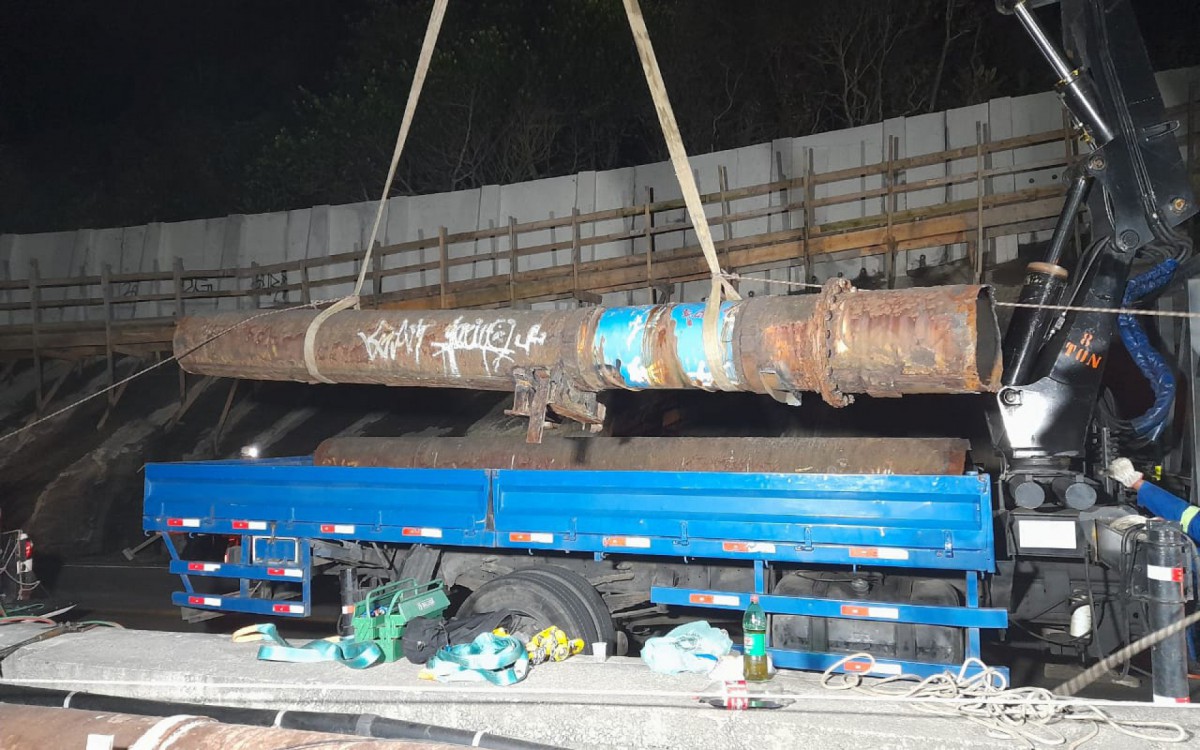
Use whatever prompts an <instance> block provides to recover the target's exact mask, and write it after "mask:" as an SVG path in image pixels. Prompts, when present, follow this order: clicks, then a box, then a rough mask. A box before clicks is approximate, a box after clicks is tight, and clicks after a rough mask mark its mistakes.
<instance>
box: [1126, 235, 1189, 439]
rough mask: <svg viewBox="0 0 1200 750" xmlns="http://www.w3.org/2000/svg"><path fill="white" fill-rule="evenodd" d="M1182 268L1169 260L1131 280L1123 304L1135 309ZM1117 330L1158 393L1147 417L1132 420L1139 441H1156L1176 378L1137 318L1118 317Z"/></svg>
mask: <svg viewBox="0 0 1200 750" xmlns="http://www.w3.org/2000/svg"><path fill="white" fill-rule="evenodd" d="M1178 267H1179V263H1178V262H1177V261H1176V260H1175V259H1174V258H1168V259H1167V260H1165V261H1163V262H1162V263H1160V264H1158V265H1157V266H1155V267H1154V268H1151V269H1150V270H1149V271H1146V272H1145V273H1142V274H1139V275H1137V276H1135V277H1133V278H1132V279H1130V280H1129V285H1128V286H1126V287H1125V297H1124V299H1122V300H1121V306H1122V307H1131V306H1132V305H1134V304H1135V303H1136V302H1137V301H1138V300H1140V299H1142V298H1143V297H1145V296H1146V295H1148V294H1150V293H1151V292H1154V291H1156V290H1158V289H1161V288H1162V287H1164V286H1166V284H1167V282H1169V281H1170V280H1171V277H1172V276H1173V275H1174V274H1175V269H1177V268H1178ZM1117 326H1118V328H1119V329H1120V331H1121V341H1122V342H1123V343H1124V344H1125V349H1126V350H1127V351H1128V352H1129V356H1130V357H1132V358H1133V361H1134V363H1135V364H1137V366H1138V369H1139V370H1141V371H1142V375H1144V376H1145V377H1146V380H1148V381H1149V382H1150V387H1151V388H1152V389H1153V390H1154V405H1153V406H1151V407H1150V409H1149V410H1148V411H1147V412H1146V413H1145V414H1143V415H1141V416H1140V417H1137V418H1135V419H1133V420H1131V422H1132V424H1133V430H1134V432H1135V433H1136V434H1137V435H1138V436H1139V437H1145V438H1148V439H1150V440H1154V439H1155V438H1157V437H1158V436H1159V434H1160V433H1161V432H1162V429H1163V427H1164V426H1165V425H1166V422H1167V416H1168V415H1169V414H1170V411H1171V404H1172V403H1174V401H1175V374H1174V373H1173V372H1172V371H1171V366H1170V365H1169V364H1168V363H1167V361H1166V360H1165V359H1163V356H1162V355H1161V354H1159V353H1158V351H1157V350H1156V349H1155V348H1154V347H1153V346H1152V345H1151V344H1150V337H1149V336H1147V335H1146V331H1145V330H1144V329H1143V328H1142V325H1141V323H1139V322H1138V321H1137V317H1136V316H1134V315H1129V314H1122V315H1119V316H1117Z"/></svg>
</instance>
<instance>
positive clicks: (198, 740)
mask: <svg viewBox="0 0 1200 750" xmlns="http://www.w3.org/2000/svg"><path fill="white" fill-rule="evenodd" d="M93 734H94V735H101V736H111V737H112V738H113V746H114V747H122V748H123V747H131V746H134V743H137V745H136V746H137V747H139V748H146V749H147V750H150V749H151V748H162V749H163V750H165V749H166V748H171V749H172V750H286V749H288V748H300V747H306V748H307V747H313V748H316V747H319V748H322V750H452V749H453V748H456V747H460V746H459V745H448V744H445V743H442V742H427V741H418V740H377V739H366V738H363V737H350V736H346V735H339V734H327V733H325V732H307V731H302V730H297V729H275V728H272V727H250V726H245V725H240V724H221V723H219V722H216V721H213V720H212V719H206V718H203V717H196V716H171V717H167V718H160V717H155V716H133V715H130V714H115V713H106V712H99V711H80V710H78V709H74V708H46V707H43V706H17V705H11V704H7V703H0V748H57V747H64V748H65V747H71V748H76V747H78V748H82V747H83V746H84V745H86V744H87V740H88V737H89V736H90V735H93Z"/></svg>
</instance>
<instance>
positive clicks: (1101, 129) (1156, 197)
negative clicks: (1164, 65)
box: [991, 0, 1196, 488]
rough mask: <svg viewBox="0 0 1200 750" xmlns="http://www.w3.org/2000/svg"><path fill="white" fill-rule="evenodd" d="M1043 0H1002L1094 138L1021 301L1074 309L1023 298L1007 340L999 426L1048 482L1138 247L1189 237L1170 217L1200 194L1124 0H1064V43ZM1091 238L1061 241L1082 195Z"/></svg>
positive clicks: (1079, 438)
mask: <svg viewBox="0 0 1200 750" xmlns="http://www.w3.org/2000/svg"><path fill="white" fill-rule="evenodd" d="M1046 4H1049V3H1047V2H1044V1H1043V2H1032V1H1031V0H1023V1H1022V2H1016V3H1013V2H1011V1H1008V2H1003V1H1002V2H998V6H999V7H1000V9H1001V10H1002V11H1004V12H1011V13H1012V14H1013V15H1015V16H1016V17H1017V18H1018V19H1019V20H1020V22H1021V24H1022V25H1023V26H1024V27H1025V29H1026V31H1028V32H1029V35H1030V37H1031V38H1032V39H1033V41H1034V43H1035V45H1036V46H1037V47H1038V49H1039V51H1040V52H1041V53H1042V55H1043V56H1044V57H1045V58H1046V60H1047V61H1048V62H1049V63H1050V65H1051V67H1052V69H1053V70H1054V72H1055V75H1056V76H1057V77H1058V79H1059V81H1058V85H1057V88H1058V91H1059V93H1060V95H1061V96H1062V99H1063V103H1064V105H1065V106H1066V107H1067V109H1068V110H1069V111H1070V113H1071V115H1072V116H1073V117H1074V119H1075V120H1076V121H1077V122H1078V124H1079V125H1080V126H1081V128H1082V131H1083V137H1084V139H1085V140H1086V141H1087V142H1088V143H1089V144H1090V145H1091V146H1092V149H1093V150H1092V151H1091V152H1090V153H1089V154H1086V155H1085V156H1084V157H1083V159H1082V160H1081V163H1080V164H1079V165H1077V166H1076V167H1075V170H1074V173H1073V174H1072V175H1071V178H1070V183H1071V184H1070V189H1069V190H1068V196H1067V200H1066V202H1065V205H1064V208H1063V213H1062V215H1061V217H1060V219H1059V222H1058V226H1057V227H1056V230H1055V232H1054V235H1053V238H1052V240H1051V243H1050V247H1049V251H1048V253H1047V257H1046V258H1045V260H1044V261H1043V262H1041V263H1034V264H1031V265H1030V268H1029V272H1028V275H1027V277H1026V285H1025V287H1024V289H1023V290H1022V296H1021V299H1022V301H1025V302H1032V303H1040V304H1044V305H1051V306H1053V305H1070V306H1072V307H1075V308H1078V309H1073V310H1070V311H1065V312H1064V311H1058V310H1052V309H1050V310H1048V309H1019V310H1018V311H1017V313H1016V314H1015V315H1014V316H1013V320H1012V323H1011V325H1010V327H1009V329H1008V332H1007V334H1006V337H1005V341H1004V360H1005V374H1004V380H1003V382H1004V385H1005V387H1004V388H1003V389H1002V390H1001V391H1000V392H999V393H998V394H997V396H996V398H997V408H996V410H995V412H994V413H993V414H992V415H991V425H992V432H993V437H994V439H995V442H996V444H997V445H998V446H1000V448H1001V450H1002V452H1003V453H1004V455H1005V458H1006V460H1007V462H1008V468H1009V474H1010V475H1011V474H1012V473H1013V472H1021V473H1023V474H1025V475H1027V477H1029V476H1032V477H1033V478H1034V479H1035V480H1036V481H1037V482H1038V484H1040V485H1042V486H1043V487H1046V488H1048V487H1049V485H1050V484H1051V483H1052V482H1053V480H1054V479H1055V478H1056V477H1057V476H1061V475H1062V474H1063V473H1064V472H1069V471H1071V470H1072V467H1071V462H1072V460H1073V459H1078V458H1080V457H1081V456H1082V455H1083V452H1084V446H1085V443H1086V438H1087V430H1088V426H1089V423H1090V421H1091V418H1092V412H1093V409H1094V408H1095V406H1096V402H1097V399H1098V396H1099V392H1100V383H1101V378H1102V376H1103V372H1104V368H1105V365H1106V363H1107V360H1108V353H1109V347H1110V345H1111V343H1112V338H1113V333H1114V331H1115V329H1116V323H1117V316H1116V315H1115V314H1114V313H1113V312H1112V310H1113V309H1115V308H1119V307H1121V305H1122V299H1123V296H1124V294H1125V290H1126V285H1127V283H1128V281H1129V276H1130V269H1131V266H1132V264H1133V261H1134V257H1135V256H1136V255H1137V254H1138V251H1139V250H1141V249H1142V248H1144V247H1146V246H1149V245H1158V246H1163V247H1165V248H1166V249H1167V250H1168V251H1170V252H1171V254H1172V255H1174V254H1176V253H1183V252H1186V251H1187V249H1188V248H1189V243H1188V242H1187V240H1186V239H1185V238H1183V236H1182V235H1181V234H1180V233H1178V232H1177V231H1176V230H1175V229H1174V228H1175V227H1176V226H1178V225H1179V224H1180V223H1181V222H1183V221H1185V220H1187V219H1189V218H1190V217H1191V216H1193V215H1194V214H1195V213H1196V205H1195V200H1194V198H1193V196H1192V191H1191V188H1190V186H1189V183H1188V178H1187V172H1186V170H1185V168H1184V165H1183V162H1182V159H1181V158H1180V153H1179V146H1178V143H1177V142H1176V139H1175V130H1176V129H1177V128H1178V123H1176V122H1172V121H1170V120H1168V118H1167V115H1166V110H1165V108H1164V106H1163V102H1162V97H1161V96H1160V95H1159V92H1158V86H1157V83H1156V81H1155V78H1154V72H1153V70H1152V68H1151V67H1150V61H1149V57H1148V55H1147V52H1146V48H1145V45H1144V44H1143V42H1142V38H1141V34H1140V33H1139V31H1138V28H1137V23H1136V19H1135V17H1134V14H1133V10H1132V8H1131V7H1130V4H1129V1H1128V0H1062V2H1061V11H1062V26H1063V37H1064V41H1065V48H1064V50H1063V51H1060V50H1059V49H1058V48H1057V47H1056V45H1055V44H1054V43H1053V42H1052V41H1051V40H1050V39H1049V37H1048V36H1047V35H1046V33H1045V31H1044V30H1043V29H1042V27H1041V25H1040V24H1039V22H1038V20H1037V18H1036V17H1035V16H1034V14H1033V12H1032V9H1031V8H1032V7H1034V6H1037V5H1046ZM1085 202H1086V204H1087V205H1088V207H1089V212H1090V215H1091V223H1092V242H1091V244H1090V246H1089V247H1088V248H1087V250H1086V251H1082V252H1081V253H1080V258H1079V262H1078V263H1077V267H1076V268H1074V269H1071V270H1070V271H1068V269H1066V268H1063V267H1062V265H1060V263H1061V262H1062V257H1063V249H1064V247H1065V245H1066V242H1067V239H1068V236H1069V235H1070V234H1071V229H1072V227H1073V226H1074V222H1075V217H1076V214H1077V213H1078V212H1079V210H1080V209H1081V207H1082V206H1083V205H1084V203H1085Z"/></svg>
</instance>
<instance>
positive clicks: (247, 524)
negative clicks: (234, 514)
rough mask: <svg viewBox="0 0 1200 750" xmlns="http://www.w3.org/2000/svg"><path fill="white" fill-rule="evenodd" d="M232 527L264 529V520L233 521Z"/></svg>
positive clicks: (243, 529)
mask: <svg viewBox="0 0 1200 750" xmlns="http://www.w3.org/2000/svg"><path fill="white" fill-rule="evenodd" d="M233 528H235V529H237V530H238V531H266V530H267V522H266V521H234V522H233Z"/></svg>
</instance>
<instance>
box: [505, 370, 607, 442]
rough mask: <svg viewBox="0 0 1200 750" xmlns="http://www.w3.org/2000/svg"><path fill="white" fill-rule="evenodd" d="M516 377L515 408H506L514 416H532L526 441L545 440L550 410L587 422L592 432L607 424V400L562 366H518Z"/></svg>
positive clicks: (586, 424) (552, 423) (550, 423)
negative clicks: (566, 373) (583, 386)
mask: <svg viewBox="0 0 1200 750" xmlns="http://www.w3.org/2000/svg"><path fill="white" fill-rule="evenodd" d="M513 380H514V381H515V383H516V391H515V392H514V394H513V408H511V409H507V410H505V412H504V413H505V414H507V415H509V416H512V417H528V418H529V430H528V432H527V433H526V435H525V442H527V443H540V442H542V433H543V432H544V430H545V428H546V426H547V425H549V426H553V425H554V422H548V421H547V420H546V412H547V410H550V411H553V412H554V413H555V414H557V415H558V416H560V417H563V418H564V419H572V420H574V421H576V422H579V423H580V424H582V425H584V428H585V429H586V430H588V431H589V432H599V431H600V428H601V427H602V426H603V425H604V404H602V403H600V402H599V401H597V400H596V394H595V393H590V392H588V391H581V390H579V389H578V388H576V387H575V386H573V385H572V384H571V383H570V381H569V380H567V378H566V377H565V376H564V375H563V372H562V370H561V369H554V370H546V369H543V368H535V369H531V370H530V369H525V368H520V367H518V368H515V369H514V370H513Z"/></svg>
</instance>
